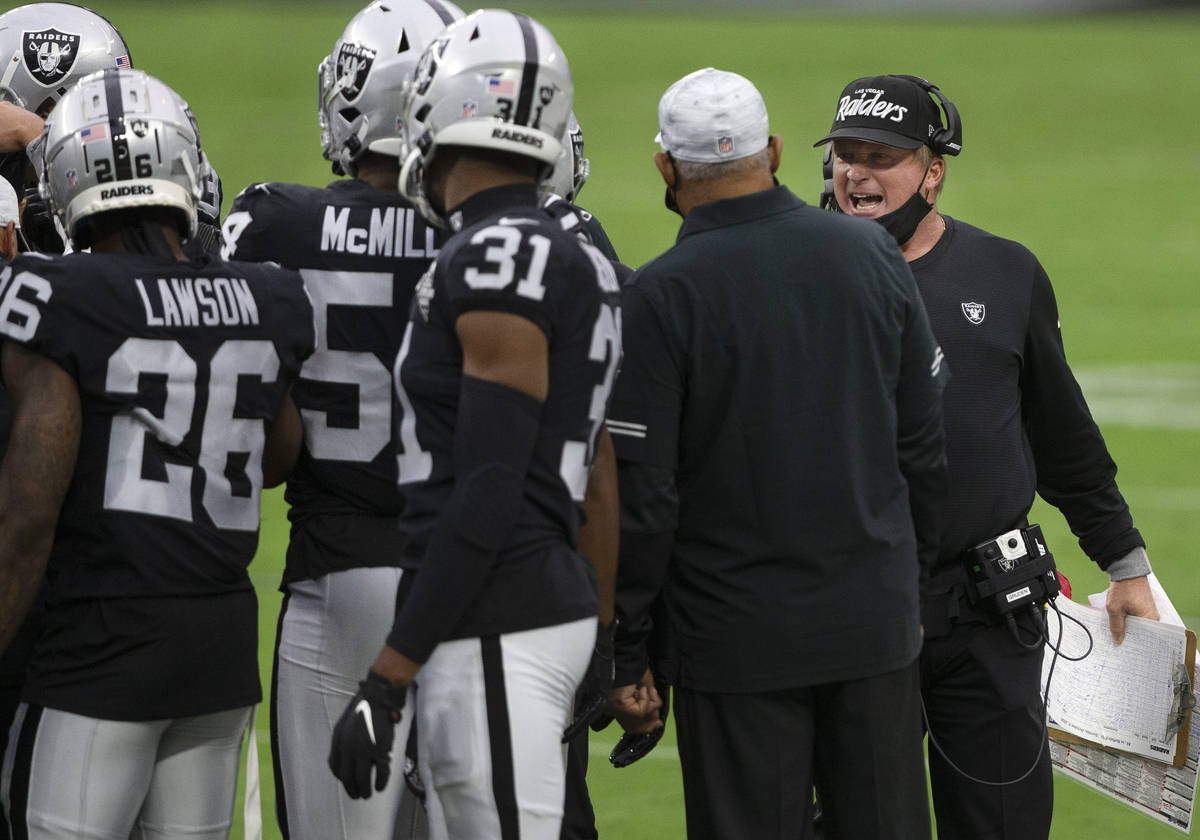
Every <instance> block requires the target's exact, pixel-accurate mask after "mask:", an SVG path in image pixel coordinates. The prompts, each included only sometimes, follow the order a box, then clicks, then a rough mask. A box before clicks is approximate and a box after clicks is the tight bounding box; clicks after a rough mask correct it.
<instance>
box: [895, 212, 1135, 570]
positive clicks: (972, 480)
mask: <svg viewBox="0 0 1200 840" xmlns="http://www.w3.org/2000/svg"><path fill="white" fill-rule="evenodd" d="M945 218H946V232H945V233H944V234H943V236H942V238H941V239H940V240H939V241H938V243H937V245H935V246H934V248H933V249H932V250H931V251H930V252H929V253H928V254H926V255H924V256H922V257H920V258H919V259H917V260H915V261H913V262H912V263H911V264H910V267H911V268H912V271H913V275H914V276H915V277H916V279H917V285H918V287H919V288H920V290H921V296H922V298H923V299H924V301H925V308H926V310H927V311H928V313H929V320H930V323H931V324H932V326H933V331H934V333H935V334H936V335H937V337H938V341H939V343H940V344H941V346H942V349H943V350H944V351H945V353H946V358H947V360H948V361H949V363H950V365H951V366H952V368H953V370H954V379H953V381H952V382H951V383H950V384H949V385H948V386H947V387H946V392H945V418H946V455H947V459H948V461H949V466H950V501H949V505H948V508H947V523H946V530H945V533H944V534H943V538H942V549H941V553H940V556H939V562H938V569H939V570H941V569H948V568H951V567H953V566H954V565H955V564H956V563H957V562H958V558H959V557H960V556H961V554H962V552H963V551H965V550H966V549H968V548H970V547H972V546H974V545H978V544H979V543H980V542H982V541H984V540H987V539H990V538H992V537H995V536H996V535H998V534H1001V533H1004V532H1005V531H1008V530H1010V529H1012V528H1015V527H1017V526H1019V525H1022V524H1024V523H1025V521H1026V516H1027V515H1028V513H1029V509H1030V507H1031V506H1032V504H1033V498H1034V492H1035V490H1036V492H1038V493H1039V494H1040V495H1041V496H1042V498H1044V499H1045V500H1046V501H1047V502H1049V503H1050V504H1052V505H1054V506H1055V507H1057V508H1059V510H1061V511H1062V513H1063V515H1064V516H1065V517H1066V519H1067V522H1068V524H1069V525H1070V527H1071V530H1072V532H1074V534H1075V535H1076V536H1077V537H1078V538H1079V543H1080V546H1081V548H1082V549H1083V551H1084V553H1085V554H1087V556H1088V557H1090V558H1092V559H1093V560H1094V561H1096V562H1097V563H1098V564H1099V565H1100V567H1101V568H1102V569H1107V568H1108V567H1109V565H1111V564H1112V563H1113V562H1114V561H1115V560H1118V559H1120V558H1121V557H1123V556H1124V555H1125V554H1127V553H1128V552H1129V551H1131V550H1133V549H1134V548H1137V547H1144V546H1145V543H1144V542H1143V540H1142V537H1141V535H1140V534H1139V533H1138V531H1137V529H1136V528H1134V527H1133V520H1132V518H1131V517H1130V514H1129V507H1128V505H1127V504H1126V503H1125V500H1124V498H1122V496H1121V493H1120V491H1119V490H1118V489H1117V484H1116V481H1115V477H1116V473H1117V467H1116V464H1114V463H1113V459H1112V458H1111V457H1110V456H1109V453H1108V449H1107V447H1106V446H1105V444H1104V438H1103V437H1102V436H1101V434H1100V430H1099V428H1097V426H1096V423H1095V422H1094V421H1093V419H1092V415H1091V413H1090V412H1089V411H1088V407H1087V403H1086V402H1085V400H1084V397H1083V393H1082V392H1081V391H1080V388H1079V385H1078V383H1077V382H1076V381H1075V377H1074V375H1073V374H1072V373H1071V369H1070V367H1069V366H1068V364H1067V359H1066V354H1065V352H1064V350H1063V342H1062V335H1061V332H1060V330H1059V319H1058V304H1057V303H1056V301H1055V298H1054V290H1053V288H1052V287H1051V285H1050V280H1049V278H1048V277H1047V275H1046V272H1045V270H1044V269H1043V268H1042V266H1041V265H1040V263H1039V262H1038V260H1037V258H1036V257H1034V255H1033V254H1032V253H1030V252H1029V250H1028V249H1027V248H1025V247H1024V246H1022V245H1020V244H1018V243H1016V242H1013V241H1010V240H1007V239H1001V238H1000V237H997V236H993V235H992V234H989V233H987V232H986V231H983V230H980V229H979V228H976V227H972V226H971V225H968V224H965V223H963V222H960V221H956V220H955V219H952V218H949V217H945ZM1051 549H1052V550H1053V547H1051Z"/></svg>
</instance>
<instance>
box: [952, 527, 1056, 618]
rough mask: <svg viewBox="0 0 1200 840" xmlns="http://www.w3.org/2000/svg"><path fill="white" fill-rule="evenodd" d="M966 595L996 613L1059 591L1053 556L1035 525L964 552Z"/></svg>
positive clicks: (1035, 601)
mask: <svg viewBox="0 0 1200 840" xmlns="http://www.w3.org/2000/svg"><path fill="white" fill-rule="evenodd" d="M963 566H964V568H965V569H966V573H967V598H968V599H969V600H970V602H971V603H972V604H986V605H989V606H990V607H991V608H992V609H993V610H994V611H995V613H996V614H997V615H1001V616H1003V615H1007V614H1008V613H1010V612H1012V611H1014V610H1016V609H1017V608H1019V607H1023V606H1024V605H1025V604H1044V603H1046V602H1047V601H1049V600H1050V599H1051V598H1053V597H1054V596H1055V595H1057V594H1058V593H1059V591H1060V590H1061V588H1062V587H1061V586H1060V585H1059V582H1058V574H1057V573H1056V572H1055V571H1054V555H1052V554H1051V553H1050V552H1049V551H1048V550H1047V549H1046V540H1045V538H1044V537H1043V536H1042V529H1041V528H1040V527H1039V526H1037V525H1029V526H1027V527H1025V528H1014V529H1013V530H1011V531H1009V532H1008V533H1006V534H1001V535H1000V536H998V537H995V538H994V539H990V540H988V541H987V542H983V543H980V544H979V545H977V546H975V547H974V548H972V549H970V550H969V551H967V553H966V554H965V556H964V558H963Z"/></svg>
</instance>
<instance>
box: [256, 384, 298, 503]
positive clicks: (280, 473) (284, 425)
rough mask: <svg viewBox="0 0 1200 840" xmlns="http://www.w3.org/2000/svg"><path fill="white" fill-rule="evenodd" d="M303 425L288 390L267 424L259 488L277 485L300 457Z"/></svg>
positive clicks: (285, 478)
mask: <svg viewBox="0 0 1200 840" xmlns="http://www.w3.org/2000/svg"><path fill="white" fill-rule="evenodd" d="M303 437H304V424H303V421H302V420H301V419H300V409H298V408H296V404H295V403H294V402H292V395H291V392H290V391H289V392H288V394H287V395H285V396H284V398H283V401H282V402H281V403H280V404H279V411H278V413H277V414H276V415H275V419H274V420H273V421H271V423H270V424H269V425H268V426H267V441H266V446H265V447H264V449H263V487H278V486H279V485H280V484H283V482H285V481H287V478H288V476H290V475H291V474H292V468H293V467H295V466H296V460H297V459H298V458H299V457H300V444H301V441H302V440H303Z"/></svg>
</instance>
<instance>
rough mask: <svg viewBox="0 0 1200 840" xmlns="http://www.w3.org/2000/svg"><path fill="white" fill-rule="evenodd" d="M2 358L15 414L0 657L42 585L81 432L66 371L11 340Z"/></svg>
mask: <svg viewBox="0 0 1200 840" xmlns="http://www.w3.org/2000/svg"><path fill="white" fill-rule="evenodd" d="M2 352H3V367H4V382H5V386H6V387H7V388H8V391H9V393H10V394H11V396H12V399H13V405H14V409H13V426H12V437H11V438H10V439H9V445H8V451H7V453H6V455H5V458H4V463H3V466H0V651H3V650H4V649H5V648H7V647H8V643H9V642H10V641H11V640H12V637H13V635H14V634H15V633H16V631H17V628H18V627H19V626H20V624H21V621H22V620H23V619H24V617H25V614H26V613H27V612H28V611H29V606H30V604H31V603H32V601H33V597H34V595H35V593H36V592H37V590H38V586H39V585H40V583H41V580H42V573H43V572H44V571H45V568H46V561H47V560H48V559H49V557H50V547H51V546H52V545H53V544H54V529H55V526H56V525H57V523H58V514H59V510H60V509H61V507H62V502H63V497H64V496H65V495H66V492H67V486H68V485H69V484H70V481H71V475H72V473H73V472H74V470H75V456H76V454H77V453H78V451H79V435H80V428H81V420H80V405H79V391H78V389H77V388H76V385H75V380H74V379H72V378H71V376H70V375H69V374H68V373H67V372H66V371H64V370H63V369H62V368H61V367H59V366H58V365H57V364H55V363H54V362H51V361H49V360H48V359H45V358H44V357H42V356H38V355H36V354H34V353H30V352H29V351H28V350H25V349H22V348H21V347H20V346H18V345H16V344H13V343H11V342H5V343H4V347H3V351H2Z"/></svg>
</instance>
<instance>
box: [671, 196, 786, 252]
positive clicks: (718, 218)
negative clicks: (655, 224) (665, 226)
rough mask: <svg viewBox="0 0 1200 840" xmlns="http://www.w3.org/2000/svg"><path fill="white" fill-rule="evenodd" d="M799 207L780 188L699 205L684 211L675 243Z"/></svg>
mask: <svg viewBox="0 0 1200 840" xmlns="http://www.w3.org/2000/svg"><path fill="white" fill-rule="evenodd" d="M803 206H804V202H803V201H801V200H800V199H799V198H797V197H796V196H795V195H794V194H793V193H792V191H791V190H789V189H788V188H787V187H785V186H783V185H782V184H780V185H778V186H774V187H771V188H770V189H765V190H760V191H758V192H756V193H750V194H749V195H742V196H738V197H737V198H723V199H721V200H720V201H710V202H709V203H708V204H700V205H698V206H696V207H693V208H692V209H691V210H689V211H688V214H687V218H685V219H684V220H683V224H682V225H681V226H680V228H679V236H678V237H676V240H675V241H676V242H678V241H679V240H681V239H683V238H684V237H685V236H691V235H692V234H696V233H702V232H703V231H706V230H713V229H715V228H723V227H729V226H730V225H736V224H741V223H743V222H752V221H754V220H755V219H761V218H764V217H766V216H774V215H776V214H777V213H785V212H787V211H788V210H794V209H796V208H797V207H803Z"/></svg>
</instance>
